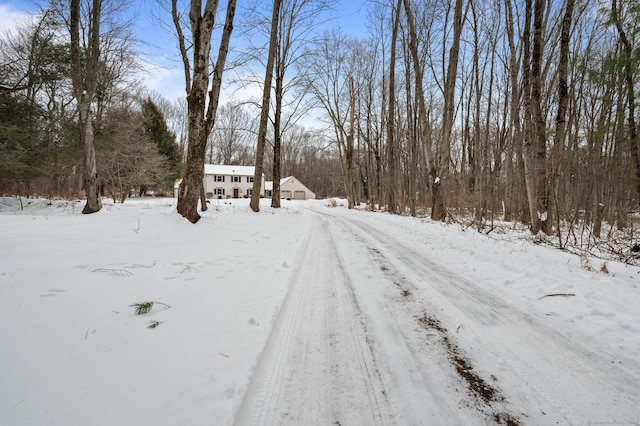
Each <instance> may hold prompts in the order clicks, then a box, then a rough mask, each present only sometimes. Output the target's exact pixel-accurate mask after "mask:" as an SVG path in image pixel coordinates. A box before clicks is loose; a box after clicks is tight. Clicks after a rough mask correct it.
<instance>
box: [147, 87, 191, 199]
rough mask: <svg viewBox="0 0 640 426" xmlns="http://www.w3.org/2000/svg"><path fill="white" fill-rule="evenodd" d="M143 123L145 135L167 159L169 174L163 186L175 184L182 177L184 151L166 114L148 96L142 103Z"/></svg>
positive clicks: (162, 183)
mask: <svg viewBox="0 0 640 426" xmlns="http://www.w3.org/2000/svg"><path fill="white" fill-rule="evenodd" d="M142 125H143V126H144V131H145V136H146V137H147V139H148V140H149V141H151V142H153V143H154V144H155V145H156V146H157V147H158V153H159V154H160V155H162V156H163V157H164V158H166V160H167V163H166V164H167V167H168V172H169V173H168V176H167V179H166V180H165V181H164V182H159V183H160V184H161V185H162V186H173V183H174V182H175V181H176V180H178V179H179V178H180V173H181V170H180V168H181V164H182V153H181V152H180V147H179V146H178V144H177V142H176V135H175V133H173V132H172V131H170V130H169V127H168V126H167V122H166V120H165V118H164V115H163V114H162V112H161V111H160V109H159V108H158V106H157V105H156V104H155V103H154V102H153V101H152V100H151V98H147V99H146V100H145V101H144V102H143V103H142Z"/></svg>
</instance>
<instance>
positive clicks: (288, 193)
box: [280, 191, 292, 198]
mask: <svg viewBox="0 0 640 426" xmlns="http://www.w3.org/2000/svg"><path fill="white" fill-rule="evenodd" d="M291 197H292V195H291V191H280V198H291Z"/></svg>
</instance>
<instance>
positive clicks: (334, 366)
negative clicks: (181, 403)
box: [235, 215, 394, 425]
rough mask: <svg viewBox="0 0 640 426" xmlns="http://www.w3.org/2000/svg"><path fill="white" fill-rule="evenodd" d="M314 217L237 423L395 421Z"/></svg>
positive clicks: (340, 270)
mask: <svg viewBox="0 0 640 426" xmlns="http://www.w3.org/2000/svg"><path fill="white" fill-rule="evenodd" d="M312 223H313V224H312V227H311V233H310V236H309V238H308V240H307V242H306V244H305V246H304V251H303V252H302V253H301V256H300V263H299V266H298V268H297V269H296V271H295V273H294V276H293V278H292V282H291V284H290V287H289V290H288V293H287V296H286V298H285V301H284V303H283V305H282V307H281V310H280V312H279V314H278V317H277V319H276V322H275V324H274V328H273V330H272V332H271V334H270V336H269V339H268V341H267V344H266V346H265V349H264V351H263V353H262V355H261V356H260V360H259V362H258V365H257V366H256V369H255V372H254V375H253V377H252V379H251V383H250V385H249V388H248V390H247V393H246V395H245V398H244V400H243V402H242V404H241V406H240V409H239V412H238V415H237V418H236V422H235V424H236V425H275V424H277V425H303V424H326V425H354V424H356V425H357V424H366V425H387V424H394V423H393V419H392V413H391V410H390V407H389V403H388V401H387V398H386V392H385V387H384V384H383V382H382V379H381V377H380V375H379V373H378V370H377V367H376V361H375V358H374V356H373V353H372V350H371V347H370V346H369V344H368V341H367V337H366V333H365V331H364V328H363V324H362V323H361V315H360V312H359V308H358V306H357V303H356V302H355V299H354V297H353V293H352V290H351V287H350V278H349V275H348V273H347V272H346V269H345V266H344V264H343V263H342V261H341V259H340V258H339V257H338V255H337V250H336V246H335V242H334V241H333V238H332V236H331V233H330V232H329V231H328V225H327V223H326V219H322V218H320V217H317V216H315V215H314V216H313V222H312Z"/></svg>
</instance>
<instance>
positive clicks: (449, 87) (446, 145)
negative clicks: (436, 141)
mask: <svg viewBox="0 0 640 426" xmlns="http://www.w3.org/2000/svg"><path fill="white" fill-rule="evenodd" d="M462 2H463V0H456V4H455V8H454V12H453V42H452V44H451V49H450V50H449V64H448V66H447V75H446V76H445V83H444V107H443V108H444V115H443V118H442V145H441V147H440V148H441V149H440V166H439V167H438V173H437V174H436V178H435V181H434V183H433V194H432V202H433V207H432V209H431V219H433V220H444V219H445V217H446V208H445V201H444V194H443V180H445V179H447V176H448V174H449V163H450V161H451V133H452V130H453V118H454V117H453V113H454V110H455V104H454V97H455V92H456V79H457V75H458V53H459V51H460V36H461V34H462V26H463V16H462Z"/></svg>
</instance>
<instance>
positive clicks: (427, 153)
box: [404, 0, 435, 190]
mask: <svg viewBox="0 0 640 426" xmlns="http://www.w3.org/2000/svg"><path fill="white" fill-rule="evenodd" d="M404 9H405V12H406V14H407V21H408V23H409V51H410V52H411V59H412V60H413V70H414V73H415V74H414V75H415V84H416V96H417V100H418V132H419V135H420V139H421V142H422V151H423V155H424V162H425V168H426V172H427V176H428V177H429V178H430V179H432V180H433V179H434V178H435V174H434V166H433V161H432V158H431V138H430V137H429V134H430V133H429V131H430V127H431V123H430V122H429V120H428V117H427V103H426V101H425V99H424V89H423V87H422V81H423V79H424V70H423V67H422V64H421V62H420V55H419V53H418V38H417V35H416V26H415V20H414V18H413V12H412V9H411V0H404ZM416 155H417V152H416ZM431 183H432V181H428V182H427V190H429V187H430V186H431Z"/></svg>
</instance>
